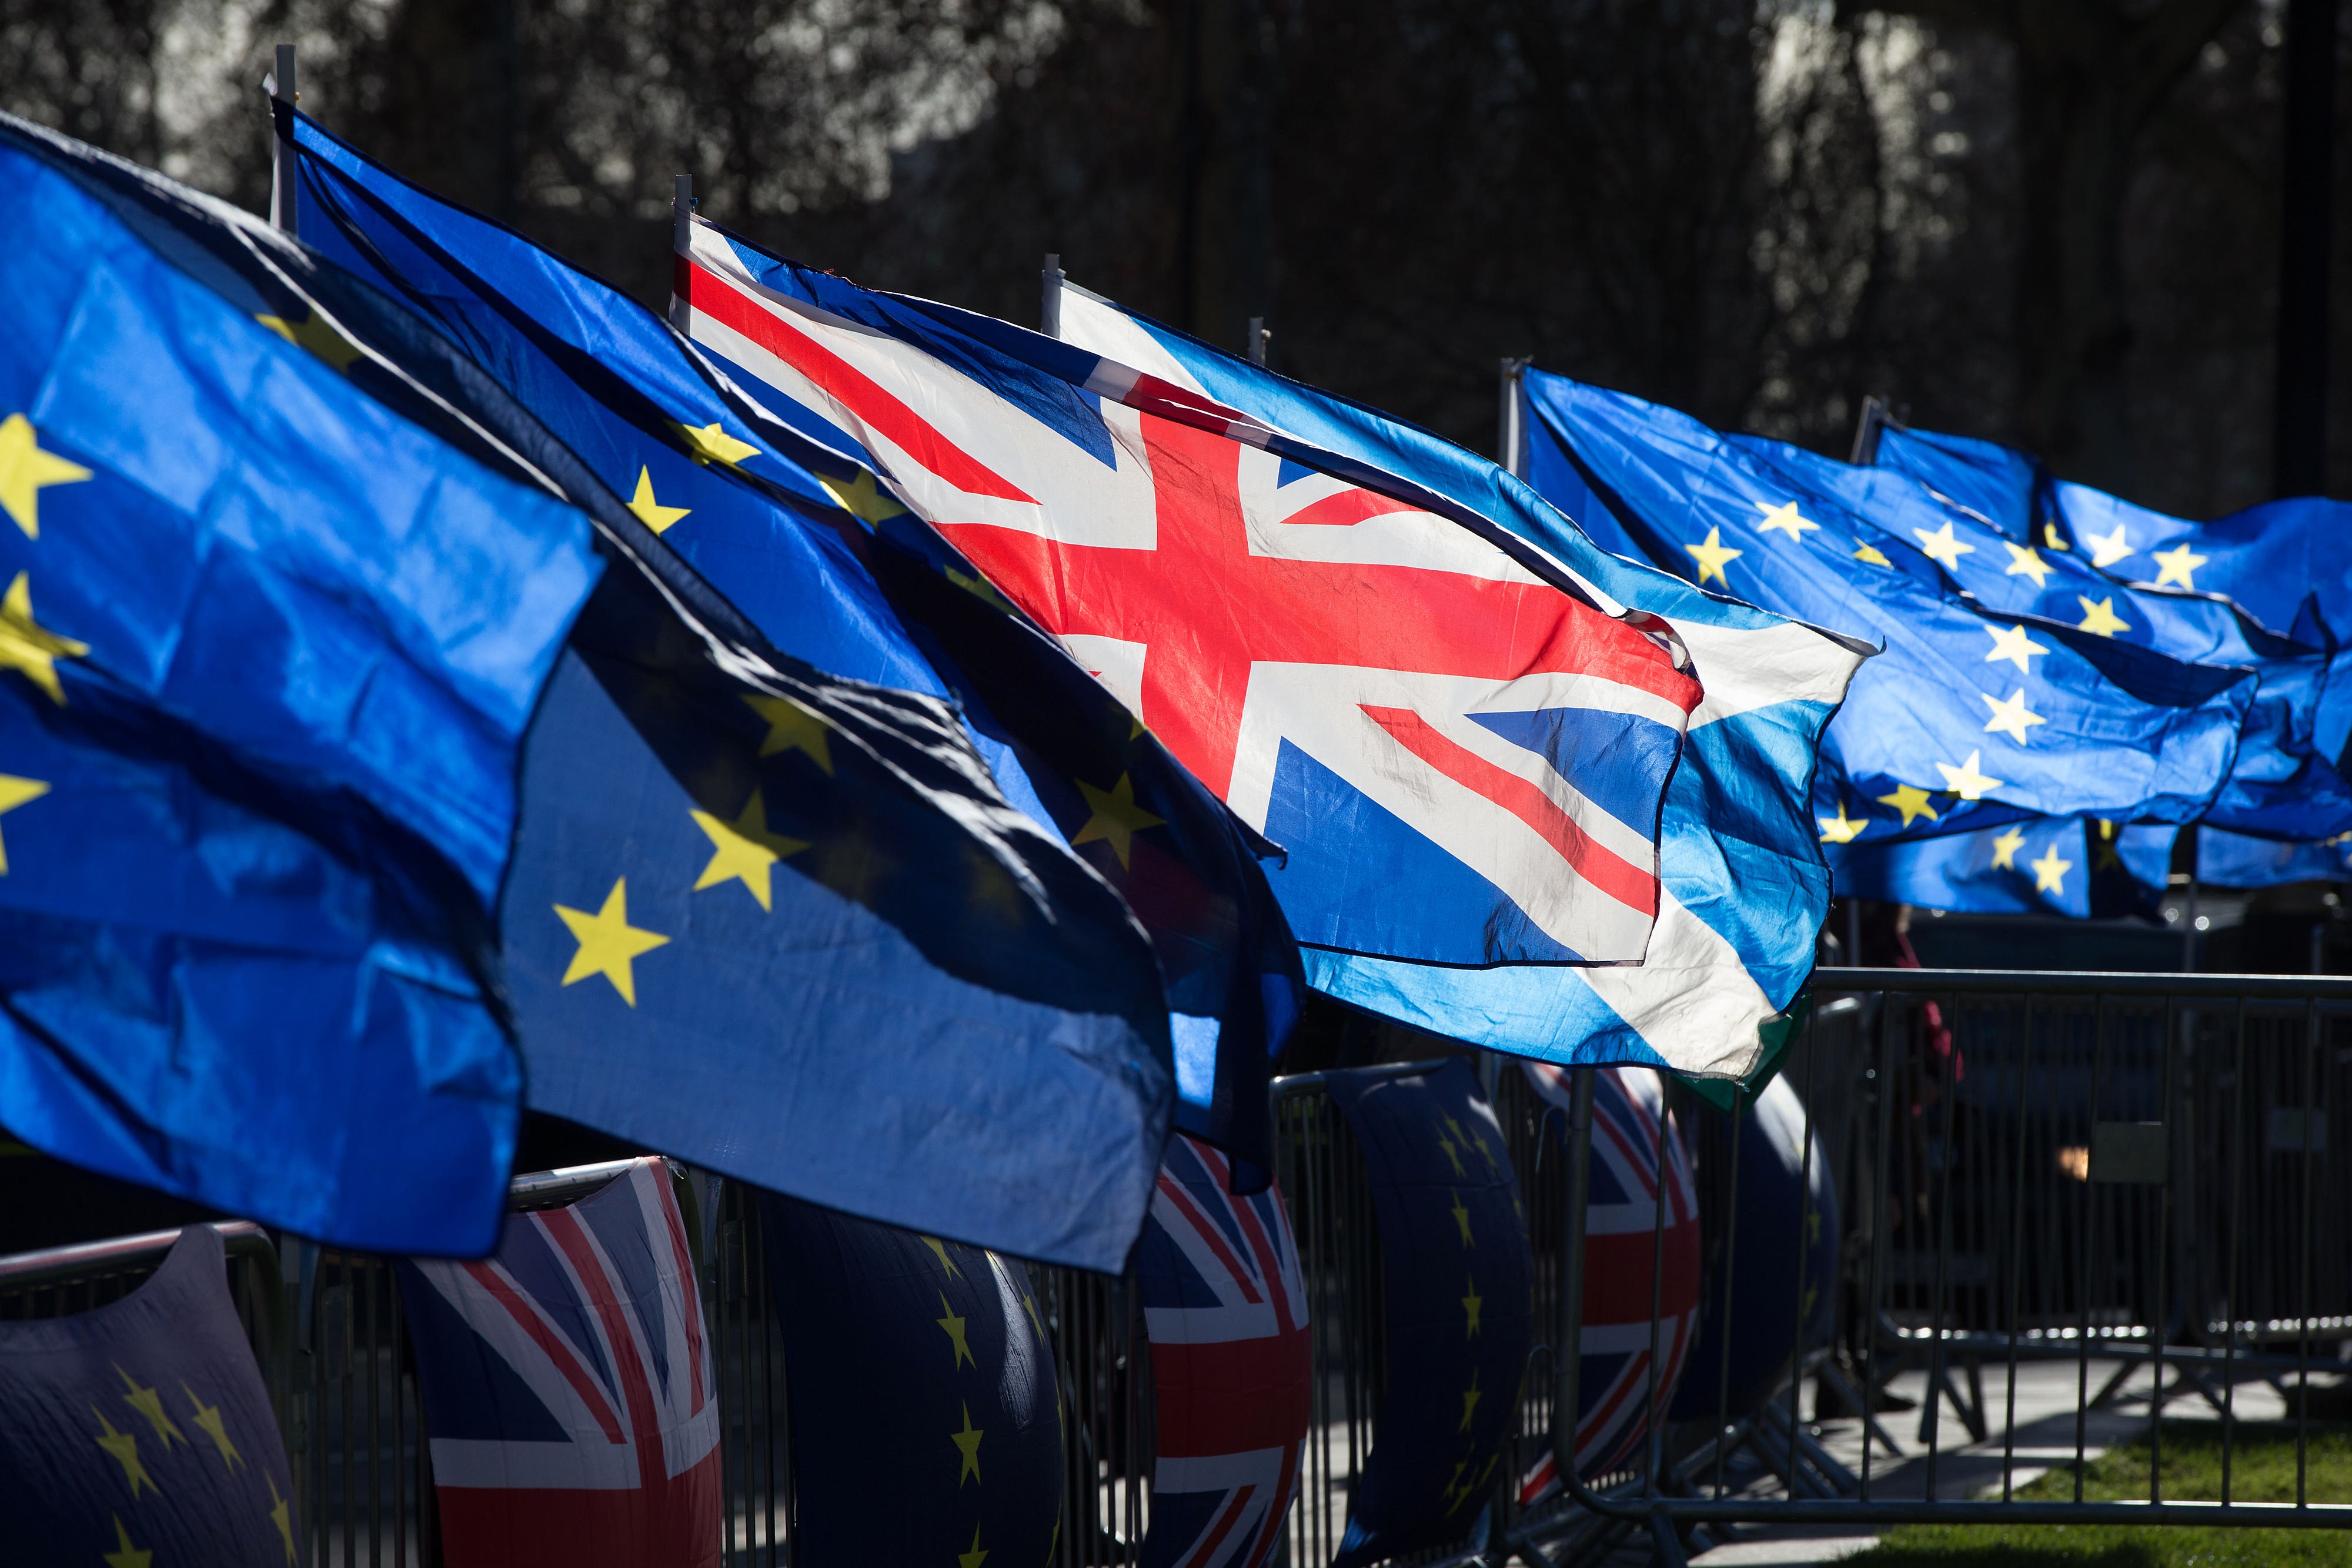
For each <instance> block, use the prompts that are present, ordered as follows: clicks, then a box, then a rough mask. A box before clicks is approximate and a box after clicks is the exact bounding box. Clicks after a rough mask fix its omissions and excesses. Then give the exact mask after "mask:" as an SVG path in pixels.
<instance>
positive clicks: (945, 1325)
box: [931, 1291, 980, 1372]
mask: <svg viewBox="0 0 2352 1568" xmlns="http://www.w3.org/2000/svg"><path fill="white" fill-rule="evenodd" d="M940 1311H941V1312H945V1313H946V1314H947V1316H945V1317H943V1318H933V1319H932V1320H931V1321H932V1322H935V1323H937V1324H939V1325H940V1328H942V1329H944V1330H946V1331H947V1336H948V1340H949V1343H951V1344H953V1345H954V1346H955V1360H954V1361H952V1362H950V1364H949V1365H948V1370H949V1371H950V1372H953V1371H954V1370H955V1369H956V1368H957V1367H959V1366H961V1365H962V1364H964V1363H965V1362H967V1361H971V1342H970V1341H968V1340H967V1339H965V1337H964V1332H963V1324H964V1320H963V1319H961V1318H960V1317H958V1316H956V1314H955V1309H954V1308H953V1307H951V1306H950V1305H948V1293H947V1292H946V1291H940ZM971 1364H972V1368H973V1370H975V1371H977V1370H978V1369H979V1367H980V1363H978V1362H976V1361H971Z"/></svg>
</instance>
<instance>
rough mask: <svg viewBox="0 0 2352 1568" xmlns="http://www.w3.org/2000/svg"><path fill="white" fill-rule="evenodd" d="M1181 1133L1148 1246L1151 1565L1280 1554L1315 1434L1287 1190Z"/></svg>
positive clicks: (1206, 1565) (1251, 1561)
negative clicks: (1244, 1187) (1262, 1182)
mask: <svg viewBox="0 0 2352 1568" xmlns="http://www.w3.org/2000/svg"><path fill="white" fill-rule="evenodd" d="M1232 1175H1233V1173H1232V1170H1231V1168H1230V1162H1229V1161H1228V1160H1227V1159H1226V1158H1225V1156H1224V1155H1222V1154H1220V1153H1218V1152H1217V1151H1216V1150H1214V1149H1213V1148H1210V1147H1209V1146H1208V1145H1205V1144H1200V1143H1195V1142H1194V1141H1193V1140H1192V1139H1191V1138H1188V1137H1185V1136H1183V1135H1182V1134H1178V1135H1177V1136H1175V1137H1173V1138H1171V1139H1170V1140H1169V1143H1168V1155H1167V1158H1166V1160H1165V1162H1164V1163H1163V1164H1162V1165H1161V1166H1160V1186H1159V1189H1158V1190H1157V1191H1156V1192H1154V1193H1153V1194H1152V1198H1151V1216H1150V1219H1149V1220H1148V1221H1147V1222H1146V1223H1145V1225H1144V1228H1143V1239H1142V1240H1141V1241H1140V1242H1139V1244H1138V1246H1137V1249H1136V1265H1135V1266H1136V1277H1137V1281H1138V1283H1139V1288H1140V1290H1141V1291H1142V1293H1143V1317H1144V1325H1145V1328H1146V1330H1147V1332H1148V1333H1149V1335H1150V1341H1151V1375H1152V1386H1153V1391H1154V1394H1155V1396H1156V1400H1157V1405H1158V1409H1159V1419H1158V1428H1157V1437H1158V1444H1159V1458H1158V1464H1157V1466H1156V1468H1155V1469H1154V1470H1153V1472H1152V1485H1151V1533H1150V1536H1149V1538H1147V1539H1146V1541H1145V1542H1144V1545H1143V1562H1144V1563H1145V1568H1259V1565H1260V1564H1263V1563H1267V1562H1270V1561H1272V1560H1273V1557H1274V1551H1275V1547H1276V1543H1277V1542H1279V1541H1280V1539H1281V1534H1282V1521H1283V1520H1284V1518H1285V1516H1286V1515H1287V1514H1288V1512H1289V1511H1290V1500H1291V1496H1292V1494H1293V1493H1294V1492H1295V1491H1296V1490H1297V1486H1298V1462H1299V1455H1300V1450H1301V1448H1302V1446H1303V1445H1304V1444H1305V1442H1306V1440H1307V1378H1308V1375H1309V1352H1308V1347H1307V1295H1306V1292H1305V1291H1304V1290H1303V1289H1302V1288H1301V1286H1300V1283H1299V1277H1298V1247H1297V1242H1296V1241H1294V1240H1293V1239H1292V1237H1291V1232H1290V1219H1289V1217H1288V1216H1287V1215H1286V1214H1285V1213H1284V1211H1283V1207H1282V1196H1281V1194H1280V1193H1279V1192H1278V1191H1276V1189H1274V1188H1272V1187H1268V1188H1267V1189H1266V1190H1265V1191H1264V1192H1261V1193H1258V1194H1256V1195H1255V1196H1254V1197H1234V1196H1233V1194H1232V1192H1231V1191H1230V1190H1229V1187H1230V1186H1231V1177H1232Z"/></svg>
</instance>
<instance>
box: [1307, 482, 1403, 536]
mask: <svg viewBox="0 0 2352 1568" xmlns="http://www.w3.org/2000/svg"><path fill="white" fill-rule="evenodd" d="M1419 510H1420V508H1419V507H1414V506H1412V505H1409V504H1408V503H1406V502H1403V501H1399V500H1394V499H1391V497H1387V496H1382V495H1379V494H1377V493H1375V492H1373V491H1370V490H1363V489H1354V488H1350V489H1346V490H1342V491H1340V492H1339V494H1338V495H1336V496H1326V497H1323V498H1322V499H1321V500H1319V501H1313V502H1309V503H1308V504H1307V505H1306V506H1304V507H1299V508H1298V510H1297V511H1295V512H1292V513H1290V514H1289V515H1287V516H1286V517H1284V518H1283V519H1282V520H1283V521H1284V522H1286V523H1304V524H1306V525H1307V526H1309V527H1312V528H1353V527H1355V526H1356V525H1357V524H1358V523H1360V522H1363V521H1365V520H1366V519H1368V518H1371V517H1387V516H1388V515H1389V514H1390V513H1391V512H1413V511H1419Z"/></svg>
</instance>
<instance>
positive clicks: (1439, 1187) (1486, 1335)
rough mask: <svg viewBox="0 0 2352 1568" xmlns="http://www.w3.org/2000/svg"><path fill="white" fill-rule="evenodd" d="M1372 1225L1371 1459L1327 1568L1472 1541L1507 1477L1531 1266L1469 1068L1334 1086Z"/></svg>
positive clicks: (1343, 1075)
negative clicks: (1374, 1407)
mask: <svg viewBox="0 0 2352 1568" xmlns="http://www.w3.org/2000/svg"><path fill="white" fill-rule="evenodd" d="M1329 1092H1330V1095H1331V1103H1333V1104H1334V1105H1336V1106H1338V1107H1339V1111H1340V1113H1342V1114H1343V1115H1345V1116H1346V1117H1347V1118H1348V1125H1349V1128H1350V1129H1351V1130H1352V1131H1353V1132H1354V1133H1355V1134H1356V1144H1357V1146H1358V1147H1359V1148H1360V1149H1361V1150H1362V1151H1363V1156H1364V1169H1365V1174H1366V1176H1367V1177H1368V1179H1369V1180H1370V1185H1371V1191H1372V1211H1373V1213H1374V1215H1375V1216H1376V1217H1377V1218H1378V1219H1379V1222H1380V1228H1381V1297H1382V1310H1383V1312H1384V1313H1385V1314H1386V1315H1385V1319H1384V1321H1385V1322H1386V1324H1387V1345H1388V1348H1387V1360H1386V1364H1385V1381H1384V1383H1383V1385H1382V1388H1383V1393H1382V1395H1381V1409H1380V1420H1379V1424H1378V1426H1377V1427H1375V1428H1374V1429H1373V1433H1372V1450H1371V1453H1370V1456H1368V1457H1367V1458H1366V1459H1365V1461H1364V1471H1363V1476H1362V1479H1360V1481H1359V1482H1358V1483H1357V1487H1356V1496H1355V1506H1354V1509H1353V1511H1351V1512H1350V1513H1349V1516H1348V1531H1347V1534H1346V1535H1345V1536H1344V1537H1343V1538H1342V1539H1341V1541H1340V1543H1339V1554H1338V1555H1337V1556H1336V1557H1334V1558H1333V1559H1332V1564H1333V1568H1354V1565H1355V1564H1357V1563H1378V1562H1381V1560H1383V1559H1385V1558H1390V1557H1397V1556H1402V1555H1403V1554H1405V1553H1407V1552H1418V1551H1421V1550H1423V1549H1424V1548H1426V1547H1432V1546H1438V1545H1442V1544H1444V1543H1446V1542H1457V1541H1460V1540H1462V1539H1463V1538H1464V1537H1465V1536H1466V1535H1468V1534H1469V1533H1470V1531H1471V1529H1472V1527H1473V1526H1474V1525H1475V1523H1476V1522H1477V1520H1478V1516H1479V1514H1480V1512H1481V1511H1483V1510H1484V1509H1485V1508H1486V1504H1487V1503H1488V1501H1489V1500H1492V1498H1493V1497H1494V1494H1495V1486H1496V1478H1497V1477H1498V1476H1501V1475H1503V1474H1504V1471H1503V1459H1504V1448H1505V1447H1506V1446H1507V1444H1508V1443H1509V1441H1510V1437H1511V1433H1512V1431H1513V1429H1514V1428H1515V1427H1516V1426H1517V1411H1518V1397H1519V1375H1520V1373H1521V1371H1522V1370H1523V1369H1524V1365H1525V1363H1526V1361H1527V1354H1528V1343H1529V1336H1530V1334H1531V1333H1532V1328H1531V1318H1532V1298H1531V1297H1530V1296H1529V1294H1528V1291H1529V1288H1530V1284H1531V1281H1532V1280H1533V1278H1534V1265H1533V1263H1532V1261H1531V1260H1530V1257H1529V1253H1528V1222H1527V1218H1526V1216H1525V1214H1524V1213H1523V1212H1522V1210H1521V1207H1520V1204H1519V1188H1518V1181H1517V1176H1514V1174H1513V1173H1512V1170H1511V1156H1510V1152H1509V1150H1508V1149H1507V1148H1506V1147H1505V1146H1504V1144H1503V1134H1502V1130H1501V1128H1500V1127H1499V1126H1498V1125H1497V1124H1496V1120H1495V1112H1494V1108H1493V1107H1492V1106H1490V1105H1489V1104H1487V1103H1486V1095H1485V1094H1484V1093H1482V1092H1480V1091H1479V1088H1478V1078H1477V1075H1476V1074H1475V1072H1473V1071H1471V1068H1470V1063H1469V1062H1468V1061H1467V1060H1465V1059H1464V1058H1460V1057H1455V1058H1453V1059H1451V1060H1449V1061H1446V1062H1444V1064H1443V1065H1441V1066H1438V1067H1436V1068H1434V1069H1432V1070H1430V1071H1426V1072H1417V1073H1412V1074H1409V1075H1408V1074H1399V1073H1396V1072H1393V1071H1387V1072H1384V1071H1380V1070H1378V1069H1373V1070H1370V1071H1358V1072H1338V1073H1334V1074H1332V1076H1331V1084H1330V1091H1329Z"/></svg>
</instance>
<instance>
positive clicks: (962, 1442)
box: [948, 1405, 988, 1543]
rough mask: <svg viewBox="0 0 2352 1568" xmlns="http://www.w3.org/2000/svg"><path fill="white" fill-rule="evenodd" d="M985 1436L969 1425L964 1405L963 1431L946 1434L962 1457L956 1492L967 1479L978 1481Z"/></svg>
mask: <svg viewBox="0 0 2352 1568" xmlns="http://www.w3.org/2000/svg"><path fill="white" fill-rule="evenodd" d="M987 1435H988V1434H987V1433H986V1432H984V1431H982V1429H981V1428H979V1427H974V1426H973V1425H972V1424H971V1406H969V1405H966V1406H964V1407H963V1430H962V1431H961V1432H950V1433H949V1434H948V1441H949V1442H950V1443H953V1444H954V1445H955V1446H956V1451H957V1452H958V1453H960V1454H961V1455H962V1456H963V1469H960V1470H958V1471H957V1472H956V1490H959V1491H961V1490H963V1483H964V1482H965V1481H966V1480H967V1479H971V1480H975V1481H976V1480H979V1479H980V1440H981V1438H982V1437H986V1436H987ZM972 1540H973V1542H975V1543H976V1542H978V1541H979V1540H980V1537H979V1536H978V1535H977V1534H975V1535H974V1536H973V1537H972Z"/></svg>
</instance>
